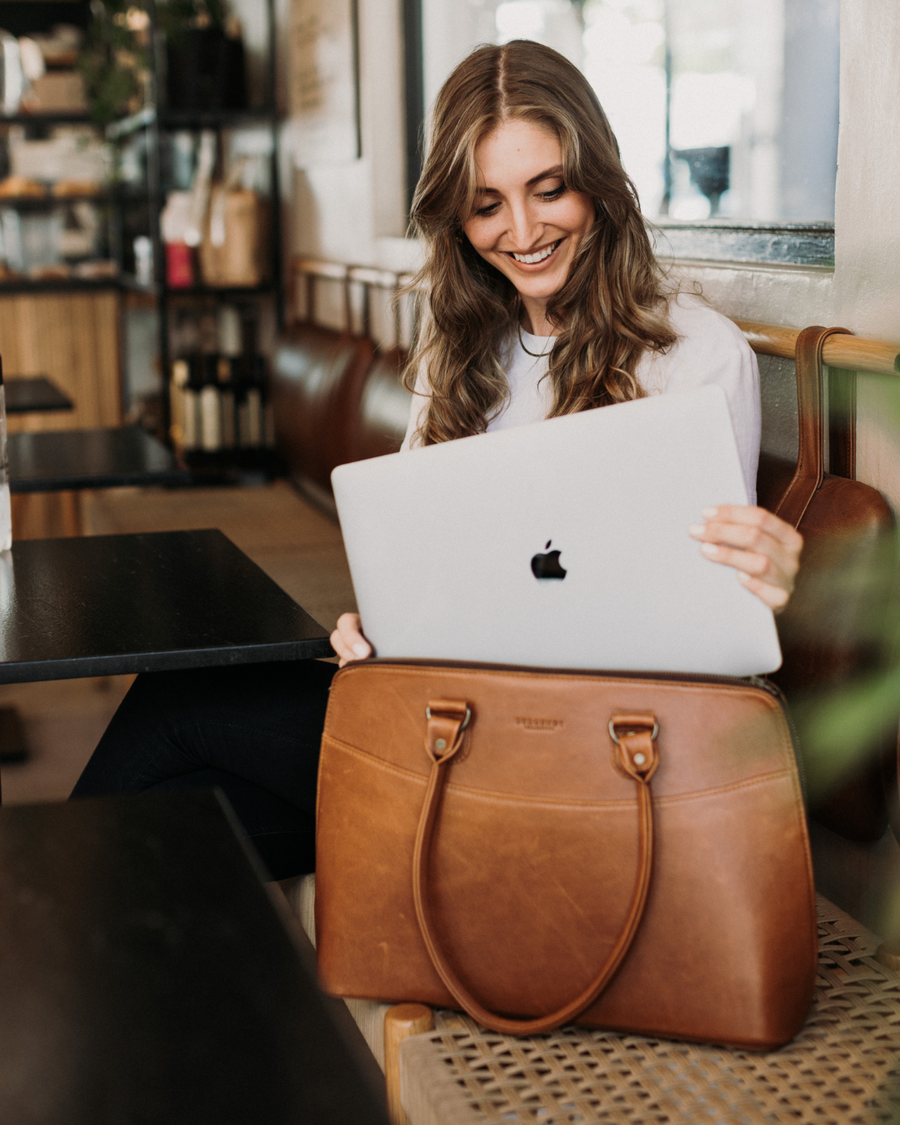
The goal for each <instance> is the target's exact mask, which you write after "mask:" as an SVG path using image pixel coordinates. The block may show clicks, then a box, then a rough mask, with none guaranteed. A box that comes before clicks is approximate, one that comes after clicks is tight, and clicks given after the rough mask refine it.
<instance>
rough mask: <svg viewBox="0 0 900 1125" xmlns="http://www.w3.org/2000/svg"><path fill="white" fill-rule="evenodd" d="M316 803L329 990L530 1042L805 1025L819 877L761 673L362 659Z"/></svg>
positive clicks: (345, 693) (346, 675) (718, 1038)
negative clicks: (411, 1006)
mask: <svg viewBox="0 0 900 1125" xmlns="http://www.w3.org/2000/svg"><path fill="white" fill-rule="evenodd" d="M317 816H318V821H317V840H316V848H317V857H318V858H317V872H316V933H317V946H318V959H319V972H320V977H321V981H322V984H323V986H324V987H325V989H326V990H327V991H329V992H331V993H333V994H336V995H338V996H353V997H365V998H369V999H382V1000H390V1001H400V1000H416V1001H421V1002H423V1003H427V1004H432V1005H437V1006H444V1007H447V1006H450V1007H461V1008H463V1009H465V1010H466V1011H468V1012H469V1013H470V1014H471V1015H472V1016H473V1017H474V1018H475V1019H477V1020H478V1021H480V1022H481V1023H483V1024H484V1025H486V1026H488V1027H490V1028H493V1029H495V1030H498V1031H501V1032H505V1033H519V1034H537V1033H540V1032H543V1031H546V1030H549V1029H550V1028H553V1027H555V1026H558V1025H559V1024H561V1023H563V1022H570V1021H572V1020H575V1019H577V1021H578V1022H579V1023H583V1024H586V1025H587V1026H591V1027H607V1028H615V1029H619V1030H623V1031H639V1032H642V1033H644V1034H649V1035H659V1036H666V1037H672V1038H680V1039H694V1040H701V1041H710V1042H719V1043H729V1044H734V1045H739V1046H743V1047H750V1048H758V1049H767V1048H771V1047H775V1046H778V1045H779V1044H782V1043H785V1042H787V1041H788V1040H789V1039H791V1038H792V1037H793V1036H794V1035H795V1034H796V1033H797V1031H798V1030H799V1029H800V1027H801V1026H802V1024H803V1021H804V1019H805V1016H806V1013H807V1010H808V1008H809V1004H810V1002H811V998H812V993H813V984H814V980H815V971H816V926H815V911H814V892H813V882H812V869H811V864H810V856H809V845H808V840H807V835H806V823H805V818H804V813H803V802H802V797H801V792H800V784H799V780H798V773H797V767H796V762H795V758H794V749H793V744H792V740H791V734H790V731H789V729H788V726H787V723H786V721H785V717H784V713H783V711H782V707H781V703H780V700H779V698H778V697H777V693H774V689H771V688H770V687H769V686H768V685H766V684H765V683H763V682H762V681H760V682H759V683H758V684H756V683H754V684H749V683H748V682H746V681H740V680H728V679H724V678H721V679H720V678H715V677H684V678H675V677H665V676H653V675H646V676H643V675H642V676H638V675H628V674H613V673H609V674H603V673H592V672H571V673H563V672H559V671H556V670H551V671H542V670H531V669H522V668H500V667H493V666H490V667H489V666H463V665H457V664H424V663H420V662H415V661H387V660H374V661H368V662H365V663H360V664H351V665H349V666H348V667H346V668H344V669H342V670H341V671H340V672H338V674H337V676H336V677H335V680H334V682H333V686H332V688H331V697H330V702H329V705H328V714H327V717H326V722H325V733H324V738H323V743H322V759H321V766H320V773H319V796H318V814H317ZM498 1013H499V1014H498ZM511 1014H512V1015H515V1016H520V1017H524V1019H523V1020H518V1019H511V1018H509V1017H510V1015H511Z"/></svg>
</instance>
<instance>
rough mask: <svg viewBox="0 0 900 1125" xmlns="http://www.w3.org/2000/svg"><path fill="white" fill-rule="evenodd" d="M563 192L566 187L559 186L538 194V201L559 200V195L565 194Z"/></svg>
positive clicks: (563, 185)
mask: <svg viewBox="0 0 900 1125" xmlns="http://www.w3.org/2000/svg"><path fill="white" fill-rule="evenodd" d="M565 191H566V185H565V184H560V185H559V187H555V188H552V189H551V190H550V191H542V192H539V193H538V199H543V200H546V201H550V202H552V201H553V200H554V199H559V197H560V196H561V195H563V194H565Z"/></svg>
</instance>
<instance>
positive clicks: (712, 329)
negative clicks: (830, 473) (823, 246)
mask: <svg viewBox="0 0 900 1125" xmlns="http://www.w3.org/2000/svg"><path fill="white" fill-rule="evenodd" d="M669 315H670V317H671V321H672V327H673V328H674V329H675V331H676V332H677V333H678V337H679V339H678V340H677V342H676V343H675V344H674V345H673V346H672V347H671V348H670V349H669V351H668V352H666V353H665V354H664V355H659V354H658V353H655V352H645V353H644V356H643V357H642V359H641V362H640V364H639V365H638V371H637V375H638V379H639V380H640V382H641V386H642V387H643V388H644V390H645V391H646V392H647V394H651V395H653V394H668V393H672V392H678V391H691V390H696V389H697V388H699V387H704V386H708V385H710V384H715V385H716V386H719V387H721V388H722V390H723V391H724V392H725V398H726V399H727V401H728V410H729V413H730V415H731V425H732V428H733V429H734V436H735V440H736V442H737V447H738V454H739V456H740V460H741V469H742V471H743V474H744V481H745V483H746V486H747V494H748V496H749V497H750V503H751V504H755V503H756V470H757V466H758V462H759V439H760V427H761V417H760V402H759V369H758V367H757V364H756V356H755V355H754V354H753V352H752V350H751V349H750V346H749V344H748V343H747V341H746V340H745V339H744V335H743V333H742V332H741V330H740V329H739V328H738V326H737V325H736V324H734V322H733V321H730V320H729V319H728V318H727V317H724V316H722V314H721V313H717V312H716V311H715V310H714V309H711V308H710V307H709V306H708V305H706V304H704V303H703V301H701V300H700V299H699V298H697V297H693V296H690V295H686V294H679V295H678V296H677V297H675V298H674V299H673V300H672V301H671V303H670V305H669Z"/></svg>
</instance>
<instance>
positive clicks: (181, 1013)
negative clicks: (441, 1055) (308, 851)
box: [0, 791, 387, 1125]
mask: <svg viewBox="0 0 900 1125" xmlns="http://www.w3.org/2000/svg"><path fill="white" fill-rule="evenodd" d="M298 931H299V927H292V928H291V932H290V934H289V932H288V929H287V926H286V922H285V921H283V920H282V918H281V917H280V916H279V914H278V913H277V912H276V910H275V909H274V907H273V905H272V902H271V901H270V899H269V897H268V895H267V893H266V891H265V889H264V888H263V887H262V885H261V884H260V880H259V877H258V874H257V873H256V871H255V870H254V866H253V861H252V860H251V859H250V858H249V856H248V853H247V852H246V851H245V850H244V848H243V847H242V845H241V843H240V841H239V840H238V839H237V837H236V836H235V834H234V832H233V831H232V829H231V826H230V823H229V820H228V818H227V815H226V813H225V812H224V811H223V807H222V806H221V805H220V804H219V802H218V801H217V799H216V798H215V797H214V795H213V794H212V793H209V792H203V791H180V792H169V793H160V794H152V795H146V796H139V797H103V798H96V799H91V800H82V801H75V802H71V803H69V804H68V805H45V806H32V807H29V806H22V807H19V808H10V809H3V810H0V950H2V956H0V1121H3V1122H6V1123H8V1125H16V1123H18V1122H25V1121H27V1122H29V1123H31V1125H89V1123H90V1125H114V1123H115V1125H119V1123H126V1122H127V1123H131V1122H134V1123H137V1122H140V1123H141V1125H256V1123H257V1122H258V1123H260V1125H288V1123H291V1125H299V1123H303V1125H315V1123H321V1125H332V1123H334V1125H338V1123H340V1125H344V1123H348V1125H349V1123H351V1122H352V1123H359V1125H364V1123H369V1122H371V1123H372V1125H387V1115H386V1112H385V1109H384V1101H383V1097H384V1095H383V1082H382V1080H381V1078H380V1072H379V1071H378V1068H377V1064H375V1062H374V1060H373V1059H372V1056H371V1054H370V1053H369V1052H368V1049H367V1048H366V1046H365V1043H364V1041H363V1040H362V1037H361V1036H360V1034H359V1032H358V1030H357V1028H356V1026H355V1024H353V1021H352V1020H351V1019H350V1016H349V1013H348V1012H347V1011H346V1008H345V1007H344V1005H343V1004H342V1003H341V1002H340V1001H334V1000H330V999H329V998H327V997H325V996H323V995H322V994H321V993H320V992H319V990H318V989H317V987H316V984H315V970H314V962H313V958H312V951H311V949H310V948H309V945H308V942H306V941H305V939H304V938H303V936H302V933H300V932H298Z"/></svg>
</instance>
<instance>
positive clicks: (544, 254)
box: [513, 238, 562, 266]
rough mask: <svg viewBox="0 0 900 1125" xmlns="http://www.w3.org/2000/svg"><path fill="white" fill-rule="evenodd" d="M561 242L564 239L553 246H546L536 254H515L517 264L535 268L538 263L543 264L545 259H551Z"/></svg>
mask: <svg viewBox="0 0 900 1125" xmlns="http://www.w3.org/2000/svg"><path fill="white" fill-rule="evenodd" d="M560 242H562V239H561V238H558V239H557V240H556V242H554V243H553V245H552V246H546V247H545V248H544V249H543V250H538V251H537V253H535V254H516V253H515V252H513V257H514V258H515V259H516V261H517V262H521V263H522V264H523V265H526V266H533V265H536V264H537V263H538V262H543V260H544V259H545V258H549V257H550V255H551V254H552V253H553V251H554V250H555V249H556V248H557V246H559V244H560Z"/></svg>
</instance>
